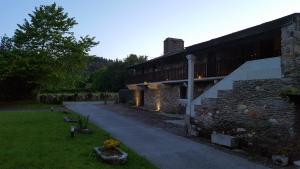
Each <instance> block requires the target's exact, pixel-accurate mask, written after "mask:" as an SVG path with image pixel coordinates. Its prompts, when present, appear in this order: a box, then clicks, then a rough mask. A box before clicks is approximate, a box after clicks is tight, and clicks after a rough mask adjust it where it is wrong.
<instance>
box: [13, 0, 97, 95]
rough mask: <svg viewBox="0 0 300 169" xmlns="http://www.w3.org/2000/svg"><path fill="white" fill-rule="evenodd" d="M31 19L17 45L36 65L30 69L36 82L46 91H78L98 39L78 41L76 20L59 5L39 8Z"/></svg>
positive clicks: (20, 29) (19, 33) (16, 39)
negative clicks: (69, 89)
mask: <svg viewBox="0 0 300 169" xmlns="http://www.w3.org/2000/svg"><path fill="white" fill-rule="evenodd" d="M29 18H30V19H29V20H27V19H25V21H24V24H22V25H18V29H17V30H16V32H15V36H14V42H15V46H16V49H17V50H18V51H20V53H19V54H20V55H21V56H22V59H24V60H26V61H27V63H28V64H29V65H34V68H32V69H29V70H28V69H27V70H28V71H29V72H30V71H33V73H34V74H35V77H37V78H35V79H33V82H34V83H36V84H38V85H39V86H40V87H42V88H44V89H52V90H55V89H62V88H75V87H76V83H77V82H78V81H79V80H80V78H81V77H82V76H81V75H82V73H83V70H84V68H85V66H86V62H87V57H88V51H89V50H90V49H91V47H93V46H95V45H97V42H95V41H94V39H95V38H94V37H92V38H91V37H89V36H85V37H80V39H79V40H76V38H75V36H74V32H72V31H71V29H72V28H73V27H74V26H75V25H76V24H77V22H76V20H75V19H74V18H72V17H69V16H68V13H66V12H64V9H63V8H62V7H60V6H57V5H56V4H55V3H54V4H52V5H42V6H40V7H38V8H35V10H34V11H33V13H32V14H29ZM39 72H40V73H39Z"/></svg>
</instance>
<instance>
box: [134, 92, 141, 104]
mask: <svg viewBox="0 0 300 169" xmlns="http://www.w3.org/2000/svg"><path fill="white" fill-rule="evenodd" d="M134 100H135V106H136V107H139V106H140V100H141V99H140V92H139V91H135V93H134Z"/></svg>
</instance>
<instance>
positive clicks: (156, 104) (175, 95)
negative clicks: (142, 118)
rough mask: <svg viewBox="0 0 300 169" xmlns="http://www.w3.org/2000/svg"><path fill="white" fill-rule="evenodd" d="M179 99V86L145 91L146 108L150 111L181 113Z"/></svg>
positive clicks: (161, 86) (163, 86) (162, 86)
mask: <svg viewBox="0 0 300 169" xmlns="http://www.w3.org/2000/svg"><path fill="white" fill-rule="evenodd" d="M179 99H180V86H179V85H160V87H159V88H158V89H149V88H146V89H144V107H145V108H146V109H149V110H155V111H158V110H159V111H162V112H166V113H181V106H180V103H179ZM182 113H184V112H182Z"/></svg>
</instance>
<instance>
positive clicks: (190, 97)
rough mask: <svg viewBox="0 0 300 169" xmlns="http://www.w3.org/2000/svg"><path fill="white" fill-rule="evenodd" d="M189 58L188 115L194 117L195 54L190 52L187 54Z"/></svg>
mask: <svg viewBox="0 0 300 169" xmlns="http://www.w3.org/2000/svg"><path fill="white" fill-rule="evenodd" d="M186 58H187V60H188V88H187V105H186V115H187V116H190V117H194V114H195V113H194V105H192V101H193V99H194V96H193V94H194V60H195V56H194V55H192V54H189V55H187V56H186Z"/></svg>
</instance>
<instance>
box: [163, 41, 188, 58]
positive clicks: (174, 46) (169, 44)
mask: <svg viewBox="0 0 300 169" xmlns="http://www.w3.org/2000/svg"><path fill="white" fill-rule="evenodd" d="M183 49H184V41H183V40H182V39H176V38H167V39H165V40H164V55H167V54H172V53H175V52H178V51H180V50H183Z"/></svg>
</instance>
